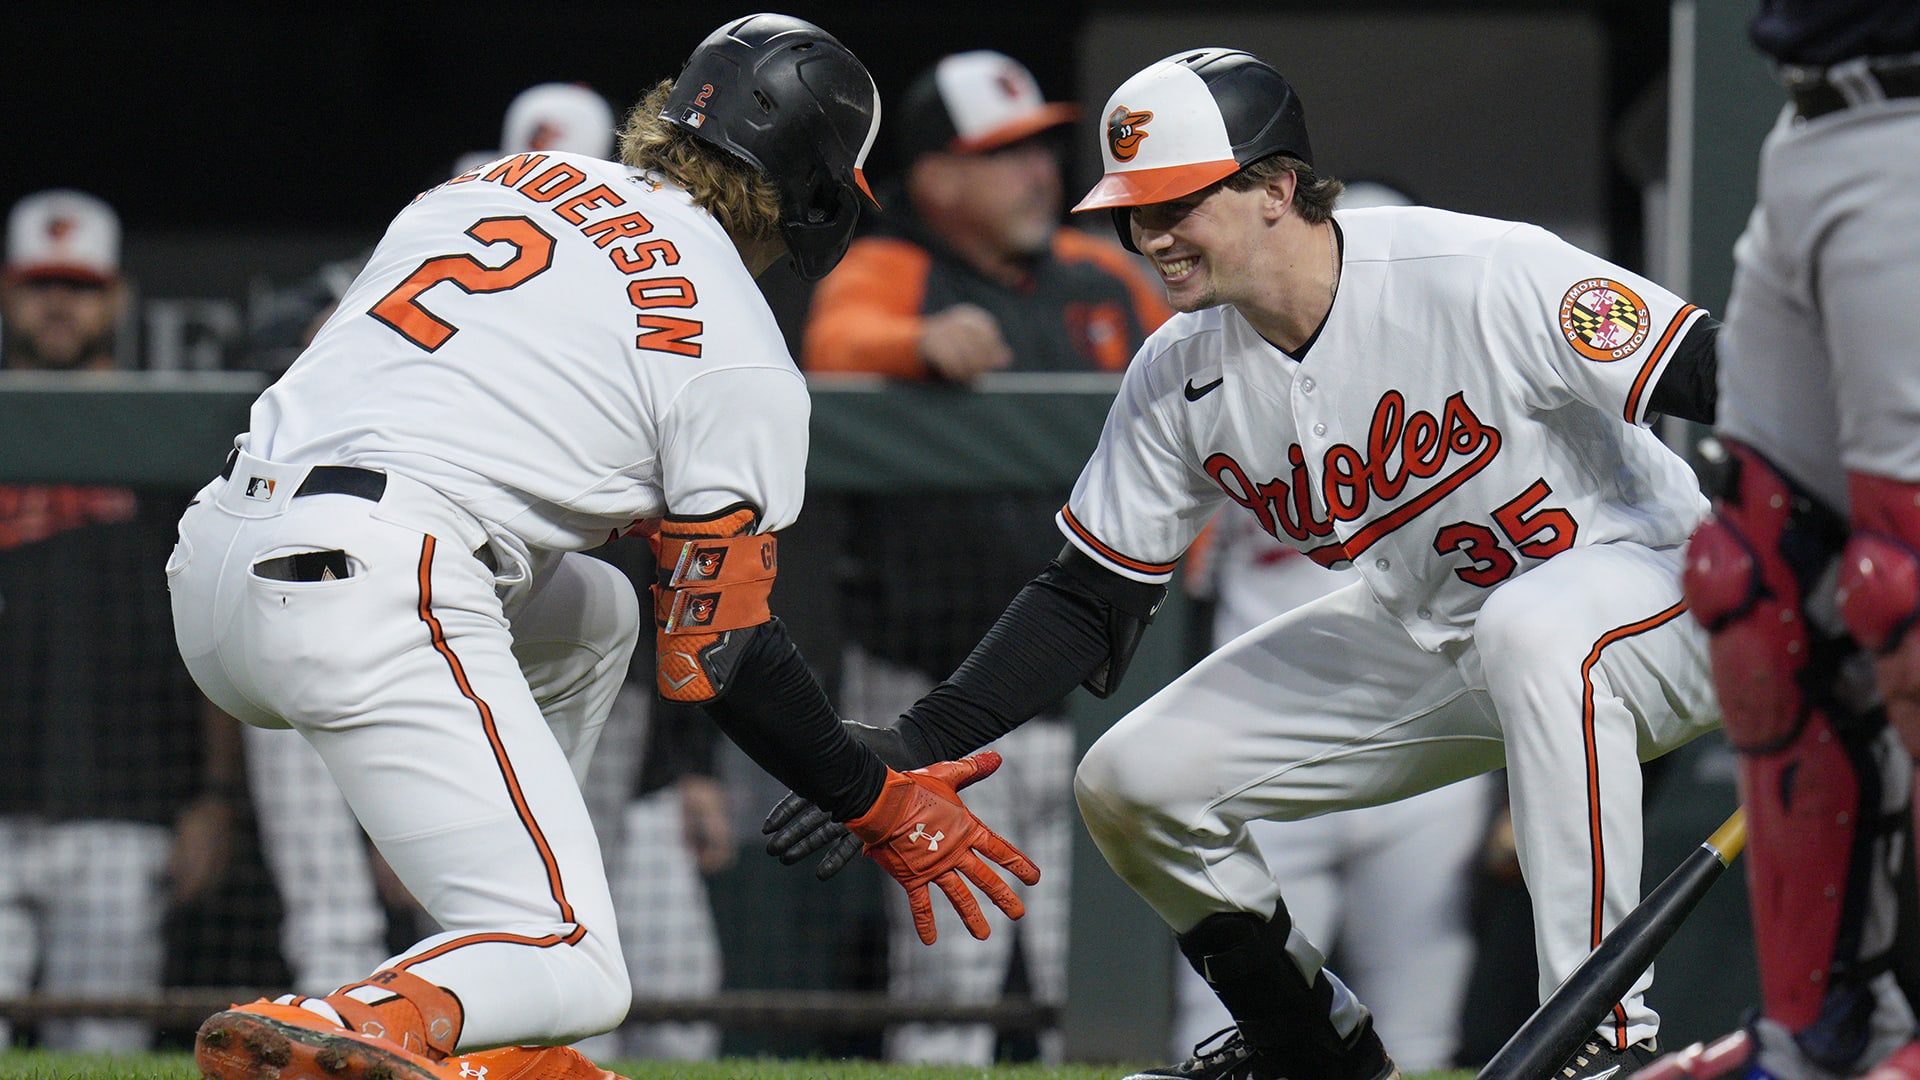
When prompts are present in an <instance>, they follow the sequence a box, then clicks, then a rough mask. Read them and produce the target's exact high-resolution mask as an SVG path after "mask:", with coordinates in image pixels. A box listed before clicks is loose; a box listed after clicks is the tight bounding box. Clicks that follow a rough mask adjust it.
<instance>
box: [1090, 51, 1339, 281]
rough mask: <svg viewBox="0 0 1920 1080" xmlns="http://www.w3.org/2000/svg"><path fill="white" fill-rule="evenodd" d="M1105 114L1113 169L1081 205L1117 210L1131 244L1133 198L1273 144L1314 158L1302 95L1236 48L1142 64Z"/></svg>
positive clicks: (1105, 141) (1190, 181)
mask: <svg viewBox="0 0 1920 1080" xmlns="http://www.w3.org/2000/svg"><path fill="white" fill-rule="evenodd" d="M1103 118H1104V121H1105V123H1104V128H1103V130H1102V133H1101V135H1102V137H1101V140H1100V160H1101V162H1102V163H1103V164H1104V165H1105V167H1106V174H1105V175H1104V176H1102V177H1101V178H1100V182H1099V183H1097V184H1095V185H1093V190H1091V191H1089V192H1087V196H1086V198H1084V199H1081V200H1080V202H1079V204H1078V205H1076V206H1075V207H1074V208H1073V209H1074V212H1075V213H1079V212H1081V211H1086V210H1111V211H1112V212H1113V224H1114V228H1115V229H1116V230H1117V231H1118V232H1119V233H1120V242H1121V243H1123V244H1125V245H1127V247H1128V248H1129V249H1131V248H1132V247H1133V235H1132V229H1131V228H1129V224H1128V220H1127V217H1128V210H1127V208H1128V207H1133V206H1145V205H1148V204H1150V203H1158V202H1166V201H1167V200H1169V199H1177V198H1180V197H1181V196H1182V195H1190V194H1192V193H1193V192H1196V191H1199V190H1200V189H1201V188H1204V187H1206V186H1207V185H1208V184H1212V183H1214V182H1216V181H1219V180H1224V179H1226V178H1227V177H1229V176H1232V175H1233V174H1234V173H1236V172H1239V171H1240V170H1241V169H1243V168H1245V167H1247V166H1248V165H1251V164H1253V163H1254V162H1256V161H1259V160H1260V159H1262V158H1266V157H1272V156H1273V155H1275V154H1286V155H1287V156H1289V157H1294V158H1298V159H1300V160H1301V161H1303V162H1305V163H1307V164H1308V165H1311V164H1313V146H1312V144H1311V143H1310V142H1309V141H1308V139H1307V119H1306V112H1305V110H1304V109H1303V108H1302V107H1301V105H1300V96H1299V95H1298V94H1296V93H1294V92H1293V86H1292V85H1291V84H1289V83H1288V82H1287V80H1286V78H1285V77H1284V76H1282V75H1281V74H1280V72H1279V71H1277V70H1275V69H1274V67H1273V65H1271V64H1269V63H1267V62H1266V61H1265V60H1262V59H1260V58H1259V57H1257V56H1255V55H1253V54H1252V53H1246V52H1241V51H1239V50H1238V49H1189V50H1187V51H1185V52H1178V53H1175V54H1173V55H1172V56H1169V57H1167V58H1166V59H1164V60H1160V61H1158V62H1156V63H1153V64H1151V65H1149V66H1147V67H1145V68H1143V69H1141V70H1140V71H1139V72H1137V73H1135V74H1134V76H1133V77H1132V78H1130V79H1128V80H1127V81H1126V82H1123V83H1121V84H1120V88H1119V89H1117V90H1115V91H1114V92H1113V96H1112V97H1110V98H1108V99H1107V109H1106V112H1105V113H1104V114H1103Z"/></svg>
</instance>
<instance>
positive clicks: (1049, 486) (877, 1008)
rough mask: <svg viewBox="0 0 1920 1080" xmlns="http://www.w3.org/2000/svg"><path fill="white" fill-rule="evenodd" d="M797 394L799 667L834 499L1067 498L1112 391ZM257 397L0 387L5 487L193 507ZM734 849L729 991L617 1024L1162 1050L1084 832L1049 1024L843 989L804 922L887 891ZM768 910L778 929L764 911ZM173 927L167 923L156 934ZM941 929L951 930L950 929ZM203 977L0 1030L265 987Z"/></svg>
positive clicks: (826, 636) (767, 1040) (80, 1004)
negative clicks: (976, 1034) (962, 1031)
mask: <svg viewBox="0 0 1920 1080" xmlns="http://www.w3.org/2000/svg"><path fill="white" fill-rule="evenodd" d="M812 385H813V391H814V393H813V402H814V404H813V423H812V448H811V453H810V456H809V463H808V477H809V480H808V498H807V507H806V510H805V511H804V512H803V514H802V517H801V521H800V523H799V524H798V525H796V526H795V527H794V528H793V529H791V530H789V532H788V535H787V537H786V539H785V540H784V541H783V551H782V563H783V570H784V573H783V574H782V577H781V582H780V586H779V588H780V590H781V592H782V593H783V594H784V595H779V596H776V598H775V607H776V610H779V611H780V612H781V613H782V615H783V617H784V618H786V619H787V620H788V621H789V623H790V624H792V626H793V629H794V633H795V636H796V638H797V639H799V641H800V643H801V645H802V648H803V649H805V650H806V651H807V653H808V656H809V658H810V659H813V660H814V661H815V662H816V663H820V662H821V661H822V659H823V658H830V657H831V656H832V655H833V651H834V649H835V648H836V642H835V636H836V635H835V628H834V626H833V625H832V621H833V618H834V612H835V611H836V610H837V609H836V605H835V603H834V601H833V598H832V593H833V590H834V588H835V581H836V580H837V579H836V572H837V571H836V569H835V566H836V560H842V559H843V556H842V553H841V552H840V551H839V550H837V549H838V548H839V547H840V546H841V545H843V544H845V543H846V537H845V536H844V530H843V529H838V528H836V525H837V519H838V514H837V508H838V507H839V506H840V505H841V504H842V503H843V501H844V500H846V499H849V498H852V497H858V496H863V495H885V494H897V493H916V494H921V495H925V496H926V497H929V498H938V497H939V496H940V495H941V493H943V492H986V491H1060V492H1064V491H1066V490H1067V489H1068V488H1069V487H1070V486H1071V484H1072V481H1073V478H1074V477H1075V476H1076V475H1077V474H1078V471H1079V468H1080V466H1081V464H1082V463H1083V462H1084V461H1085V459H1086V456H1087V453H1088V452H1089V451H1090V450H1091V449H1092V447H1093V445H1094V443H1095V441H1096V439H1097V437H1098V434H1099V430H1100V426H1101V424H1102V422H1103V420H1104V418H1105V416H1106V412H1107V408H1108V405H1109V404H1110V402H1111V400H1112V396H1113V393H1114V390H1115V389H1116V387H1117V385H1118V384H1117V378H1116V377H1113V376H1107V375H1091V376H1075V375H1061V376H1046V375H1033V376H1017V375H1004V376H995V377H990V378H988V379H987V380H985V381H984V382H983V383H982V384H981V386H980V387H979V388H977V389H974V390H954V389H948V388H939V387H913V386H900V385H894V384H887V383H883V382H881V381H878V380H872V379H858V378H847V379H831V380H815V381H814V382H813V384H812ZM261 386H262V380H261V378H260V377H259V376H257V375H253V374H250V373H240V372H203V373H148V372H142V373H100V374H87V375H79V376H74V375H44V374H38V373H25V372H0V484H52V483H65V484H112V485H125V486H128V487H133V488H140V489H158V490H177V491H189V492H190V491H192V490H193V489H195V488H197V487H198V486H199V485H200V484H202V483H204V482H205V481H206V480H207V479H208V478H209V477H210V476H211V475H212V474H213V473H214V472H215V471H217V470H218V468H219V466H220V463H221V461H222V460H223V458H224V456H225V453H226V451H227V449H228V448H229V447H230V446H231V443H232V439H233V436H234V434H235V433H236V432H238V431H241V430H243V429H244V428H245V426H246V414H247V406H248V405H249V403H250V402H251V401H252V400H253V398H254V397H255V396H256V395H257V393H258V392H259V389H260V387H261ZM1043 524H1044V523H1043ZM1045 527H1048V528H1050V527H1051V526H1050V525H1046V526H1045ZM982 554H983V557H989V558H990V557H992V555H993V553H991V552H986V553H982ZM1034 569H1036V570H1037V569H1038V567H1037V566H1036V567H1035V568H1034ZM154 572H155V573H158V572H159V568H158V567H155V569H154ZM1184 616H1185V612H1184V605H1183V604H1182V603H1181V601H1180V599H1179V597H1178V596H1177V590H1176V597H1175V599H1174V600H1173V601H1171V602H1170V604H1169V607H1168V609H1167V610H1166V611H1164V612H1163V614H1162V615H1161V617H1160V619H1159V625H1158V626H1156V628H1155V630H1154V632H1152V633H1150V634H1148V635H1147V637H1146V639H1145V641H1144V643H1143V645H1142V647H1141V651H1140V654H1139V655H1138V656H1137V658H1136V659H1135V662H1134V665H1133V668H1132V674H1131V676H1130V677H1129V679H1128V680H1127V684H1126V685H1125V686H1124V687H1123V689H1122V693H1121V694H1119V695H1117V696H1116V697H1115V698H1114V699H1111V700H1106V701H1101V700H1097V699H1094V698H1092V697H1091V696H1090V695H1087V694H1085V693H1076V694H1075V695H1074V698H1073V700H1072V702H1071V715H1072V717H1073V722H1074V727H1075V731H1076V736H1077V738H1076V741H1077V743H1078V745H1079V746H1080V747H1081V748H1084V747H1085V745H1086V744H1087V743H1088V742H1089V741H1091V739H1092V738H1093V737H1094V736H1096V735H1097V734H1098V733H1099V732H1100V731H1102V730H1104V729H1105V727H1106V726H1107V725H1108V724H1110V723H1111V722H1112V721H1113V720H1114V719H1117V718H1118V716H1120V715H1121V714H1122V713H1123V712H1124V711H1125V710H1126V709H1127V708H1128V707H1130V706H1131V705H1132V704H1135V703H1138V702H1139V701H1141V700H1144V698H1145V697H1146V696H1147V695H1148V694H1149V693H1151V692H1152V691H1153V690H1155V689H1157V688H1158V687H1159V686H1161V685H1163V684H1164V683H1165V682H1166V681H1167V680H1168V679H1170V678H1171V677H1172V676H1173V675H1175V674H1177V673H1178V671H1179V670H1181V668H1182V667H1183V666H1184V664H1185V662H1186V658H1187V651H1186V640H1185V634H1184V630H1185V626H1186V620H1185V617H1184ZM776 790H777V789H776ZM738 839H739V841H740V844H741V852H740V857H739V861H738V863H737V864H736V866H735V867H734V868H733V869H732V870H730V871H728V872H726V873H724V874H722V875H720V876H719V877H717V878H716V879H714V880H713V881H712V882H711V883H710V887H711V890H712V892H713V898H714V906H715V908H716V911H717V912H718V913H719V914H720V916H721V922H722V932H723V935H725V936H726V940H725V941H724V942H723V945H724V948H725V952H726V966H727V982H726V988H725V989H723V991H722V992H721V993H720V994H719V995H718V996H717V997H714V998H709V999H701V1000H685V1001H678V1000H667V1001H648V1000H636V1002H635V1005H634V1009H633V1012H632V1014H631V1019H635V1020H658V1021H669V1020H675V1021H677V1020H710V1021H714V1022H716V1023H719V1024H721V1025H722V1026H723V1027H725V1029H726V1030H727V1032H728V1044H727V1048H728V1051H729V1052H738V1051H745V1052H771V1053H818V1052H822V1051H825V1052H834V1051H836V1050H845V1049H848V1048H852V1049H853V1050H855V1051H856V1052H857V1051H859V1050H860V1049H861V1048H863V1047H865V1046H867V1045H870V1044H866V1043H862V1042H860V1041H859V1039H860V1038H861V1037H865V1036H871V1035H873V1034H874V1033H876V1032H877V1031H878V1029H880V1028H881V1027H883V1026H884V1025H886V1024H888V1023H891V1022H895V1021H900V1020H912V1019H939V1020H981V1021H987V1022H991V1023H993V1024H995V1025H996V1026H998V1027H999V1028H1000V1029H1001V1031H1002V1032H1003V1034H1007V1033H1011V1034H1013V1035H1019V1034H1021V1033H1030V1032H1031V1031H1032V1030H1034V1029H1036V1028H1039V1027H1044V1026H1050V1025H1052V1024H1055V1023H1058V1024H1060V1025H1061V1026H1062V1027H1063V1029H1064V1031H1065V1034H1066V1040H1067V1052H1068V1055H1069V1056H1070V1057H1073V1058H1075V1059H1080V1060H1144V1059H1151V1058H1154V1057H1156V1056H1158V1055H1159V1054H1160V1053H1161V1052H1162V1050H1163V1049H1164V1047H1165V1043H1166V1038H1165V1035H1166V1030H1167V1024H1168V1017H1169V1014H1170V1008H1171V1006H1170V996H1171V990H1170V987H1171V978H1170V973H1171V968H1170V962H1171V957H1172V949H1171V945H1170V938H1169V936H1168V935H1167V933H1166V931H1165V928H1164V926H1163V925H1162V924H1160V922H1159V921H1158V919H1157V918H1155V917H1154V916H1153V914H1152V913H1151V912H1150V911H1149V910H1148V909H1147V908H1146V907H1145V905H1144V904H1142V903H1141V902H1140V901H1139V900H1138V899H1137V898H1136V897H1135V896H1134V895H1133V894H1132V893H1131V891H1129V890H1128V889H1127V888H1126V887H1125V886H1124V885H1123V884H1122V883H1120V882H1119V881H1118V880H1117V879H1116V878H1115V877H1114V876H1113V874H1112V873H1111V871H1110V870H1108V868H1107V867H1106V865H1105V863H1104V862H1103V861H1102V860H1101V859H1100V857H1099V855H1098V853H1097V852H1095V851H1094V850H1093V848H1092V844H1091V842H1090V841H1089V840H1088V838H1087V837H1086V835H1085V833H1084V831H1077V832H1076V836H1075V847H1074V854H1073V867H1072V871H1073V901H1072V903H1073V916H1072V920H1071V922H1072V930H1071V936H1070V941H1071V944H1070V948H1069V956H1070V960H1069V993H1068V996H1067V1001H1066V1003H1065V1005H1064V1006H1062V1007H1060V1008H1057V1009H1056V1008H1051V1007H1047V1006H1042V1005H1040V1004H1038V1003H1036V1002H1035V1001H1033V1000H1032V999H1031V998H1030V997H1028V996H1026V995H1024V994H1023V993H1021V992H1019V991H1018V990H1017V989H1016V990H1015V991H1014V992H1013V993H1011V994H1010V995H1009V996H1008V997H1006V998H1004V999H1003V1000H1001V1001H999V1002H997V1003H994V1004H991V1005H979V1006H957V1005H951V1004H947V1005H942V1004H924V1005H921V1004H915V1003H908V1002H900V1001H893V1000H889V999H887V998H886V996H885V994H884V992H883V991H882V990H880V989H879V988H878V987H877V986H876V987H873V988H870V989H855V990H847V989H838V988H836V987H835V984H836V983H839V984H844V983H846V982H848V981H849V980H845V979H836V978H834V977H833V975H834V969H836V968H840V969H844V968H845V966H846V963H847V956H848V955H849V953H850V952H852V951H857V948H856V943H852V942H849V941H848V940H846V938H845V937H844V933H843V932H842V933H840V934H817V935H816V934H812V933H811V932H810V927H811V926H812V925H814V921H815V920H818V921H819V922H820V924H821V925H824V923H825V922H826V921H827V920H833V919H839V918H840V917H842V916H844V915H845V913H846V909H847V908H848V907H849V906H854V907H857V906H859V905H862V904H870V903H875V902H897V897H896V896H894V895H891V894H890V893H881V892H880V891H879V890H877V889H874V888H871V887H870V886H871V882H869V883H867V885H862V884H861V883H860V882H859V881H858V880H857V876H856V875H852V874H843V875H842V876H841V877H842V878H848V877H855V878H856V880H855V881H853V882H851V883H844V882H841V881H840V880H839V879H836V881H834V882H828V883H825V884H822V883H818V882H815V881H814V879H813V876H812V874H811V873H810V872H808V871H807V870H806V869H805V868H800V867H795V868H783V867H779V866H778V865H777V864H775V863H774V862H773V860H771V859H768V858H767V857H765V856H764V855H762V854H761V853H760V852H759V844H760V841H759V837H758V835H757V830H755V832H754V833H752V834H746V835H740V836H739V837H738ZM1016 842H1017V838H1016ZM240 878H241V880H240V881H239V882H238V883H237V884H233V885H230V886H229V888H228V890H227V892H228V894H229V895H228V896H227V898H226V900H225V903H226V904H227V905H228V906H227V907H226V908H225V909H216V910H212V911H206V912H201V913H200V916H201V918H200V921H201V923H202V924H203V925H204V924H207V923H218V922H219V921H220V920H221V919H222V918H223V917H233V916H235V915H236V914H239V913H244V912H247V911H249V910H250V909H248V907H247V905H249V904H250V903H251V904H254V905H255V907H254V908H253V909H251V910H252V911H254V913H255V918H256V921H258V917H257V911H258V910H260V909H271V907H272V901H271V898H270V897H268V898H264V900H263V899H262V898H260V897H257V896H253V897H250V896H249V895H248V891H249V890H252V891H254V892H256V893H257V892H258V890H260V889H261V888H263V887H264V888H265V889H266V890H267V891H269V892H271V890H272V886H271V884H270V882H269V881H267V880H266V879H265V878H264V875H262V874H260V873H258V872H256V873H255V874H253V875H252V876H251V877H248V876H247V875H246V874H245V873H242V874H241V875H240ZM872 897H879V898H880V899H878V900H874V899H869V898H872ZM256 901H259V902H258V903H256ZM776 914H777V915H778V916H779V918H773V917H771V916H773V915H776ZM179 922H180V920H179V919H174V920H171V921H170V924H169V925H170V928H171V927H175V926H177V924H178V923H179ZM944 931H945V932H958V931H959V928H958V926H957V925H955V924H954V923H953V922H952V921H951V920H949V921H948V922H947V923H946V924H945V926H944ZM202 932H203V933H204V930H203V931H202ZM808 937H818V938H820V940H817V941H812V942H808V943H806V944H807V945H808V946H809V947H801V948H798V949H797V950H796V939H798V940H799V941H800V942H805V939H807V938H808ZM868 944H871V943H870V942H869V943H868ZM255 947H256V948H257V947H258V945H257V944H256V946H255ZM268 947H269V948H271V946H270V945H269V946H268ZM776 954H778V955H776ZM206 970H211V971H212V972H213V977H211V978H209V977H208V976H207V974H206ZM206 970H203V971H202V972H201V973H200V974H199V975H198V976H189V977H188V978H186V979H184V980H175V981H179V982H184V983H185V985H170V986H169V987H168V988H167V989H166V990H165V991H163V992H162V993H160V994H157V995H139V996H125V995H121V996H92V997H86V998H78V997H73V996H70V995H27V996H23V997H15V998H5V997H0V1019H5V1020H11V1021H14V1022H15V1023H21V1024H31V1023H33V1022H35V1021H38V1020H42V1019H46V1018H50V1017H60V1016H76V1015H107V1014H111V1015H131V1016H140V1017H144V1018H146V1019H148V1020H150V1021H152V1022H154V1023H155V1024H156V1025H159V1026H160V1027H161V1028H162V1029H163V1030H165V1029H169V1028H182V1027H184V1028H185V1029H186V1030H188V1031H190V1030H191V1026H192V1024H193V1023H194V1022H196V1020H197V1018H199V1017H201V1016H204V1015H205V1014H206V1013H208V1012H210V1011H213V1010H216V1009H219V1008H224V1007H225V1006H226V1005H227V1004H228V1003H229V1002H230V1001H232V1000H235V999H236V998H243V997H244V996H245V995H248V994H253V993H257V992H259V991H263V990H267V989H270V988H271V987H269V986H267V985H255V982H256V981H258V980H254V979H249V978H245V977H243V978H240V979H237V980H236V979H235V978H233V977H231V976H228V977H225V978H222V977H220V975H221V973H222V972H225V971H238V972H240V973H241V974H242V976H247V975H249V974H250V973H251V972H252V971H254V970H256V969H252V968H247V967H245V966H238V967H227V968H221V967H219V966H218V965H214V966H213V967H211V968H210V969H206ZM851 981H853V982H855V983H857V982H858V981H859V980H857V979H855V980H851Z"/></svg>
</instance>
